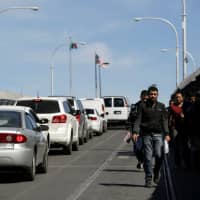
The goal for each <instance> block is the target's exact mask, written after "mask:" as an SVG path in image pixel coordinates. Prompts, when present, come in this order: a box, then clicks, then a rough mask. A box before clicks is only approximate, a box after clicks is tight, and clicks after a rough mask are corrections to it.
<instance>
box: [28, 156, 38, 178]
mask: <svg viewBox="0 0 200 200" xmlns="http://www.w3.org/2000/svg"><path fill="white" fill-rule="evenodd" d="M35 174H36V156H35V153H33V156H32V164H31V167H29V168H28V171H27V176H26V179H27V180H28V181H33V180H34V179H35Z"/></svg>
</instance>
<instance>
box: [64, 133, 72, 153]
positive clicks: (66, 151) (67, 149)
mask: <svg viewBox="0 0 200 200" xmlns="http://www.w3.org/2000/svg"><path fill="white" fill-rule="evenodd" d="M72 137H73V136H72V134H71V138H70V142H69V144H68V145H65V146H63V153H64V154H65V155H71V154H72Z"/></svg>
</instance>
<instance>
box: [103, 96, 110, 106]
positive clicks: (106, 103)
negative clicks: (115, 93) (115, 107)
mask: <svg viewBox="0 0 200 200" xmlns="http://www.w3.org/2000/svg"><path fill="white" fill-rule="evenodd" d="M104 103H105V107H112V98H104Z"/></svg>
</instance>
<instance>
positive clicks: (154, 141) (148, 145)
mask: <svg viewBox="0 0 200 200" xmlns="http://www.w3.org/2000/svg"><path fill="white" fill-rule="evenodd" d="M143 145H144V146H143V148H144V149H143V150H144V171H145V179H146V180H147V179H152V174H153V164H152V159H153V156H154V157H155V166H154V173H155V174H156V175H158V173H159V170H160V167H161V164H162V154H163V151H162V147H163V135H162V134H155V133H152V134H151V135H144V136H143Z"/></svg>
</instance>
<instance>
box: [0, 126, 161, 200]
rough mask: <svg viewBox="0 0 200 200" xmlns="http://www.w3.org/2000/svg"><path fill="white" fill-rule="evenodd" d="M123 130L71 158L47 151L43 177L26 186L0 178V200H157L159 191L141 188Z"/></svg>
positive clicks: (108, 134) (98, 138) (99, 138)
mask: <svg viewBox="0 0 200 200" xmlns="http://www.w3.org/2000/svg"><path fill="white" fill-rule="evenodd" d="M125 134H126V132H125V130H120V129H115V130H108V131H107V132H106V133H104V134H103V135H101V136H95V137H94V138H93V139H92V140H89V141H88V143H86V144H84V145H82V146H80V150H79V151H77V152H73V153H72V155H62V154H61V153H60V152H59V151H51V152H50V155H49V169H48V173H47V174H37V175H36V179H35V180H34V181H33V182H27V181H24V180H23V179H21V177H19V176H16V175H15V174H12V175H11V174H7V175H5V174H1V175H0V177H1V178H0V200H102V199H105V200H129V199H131V200H134V199H139V200H147V199H156V198H157V199H160V198H159V197H158V195H160V188H159V187H156V186H153V187H152V188H145V187H144V173H143V172H141V171H138V170H137V169H136V163H137V161H136V158H135V156H134V155H133V153H132V144H131V143H130V144H126V143H125V142H124V141H123V137H124V136H125Z"/></svg>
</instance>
